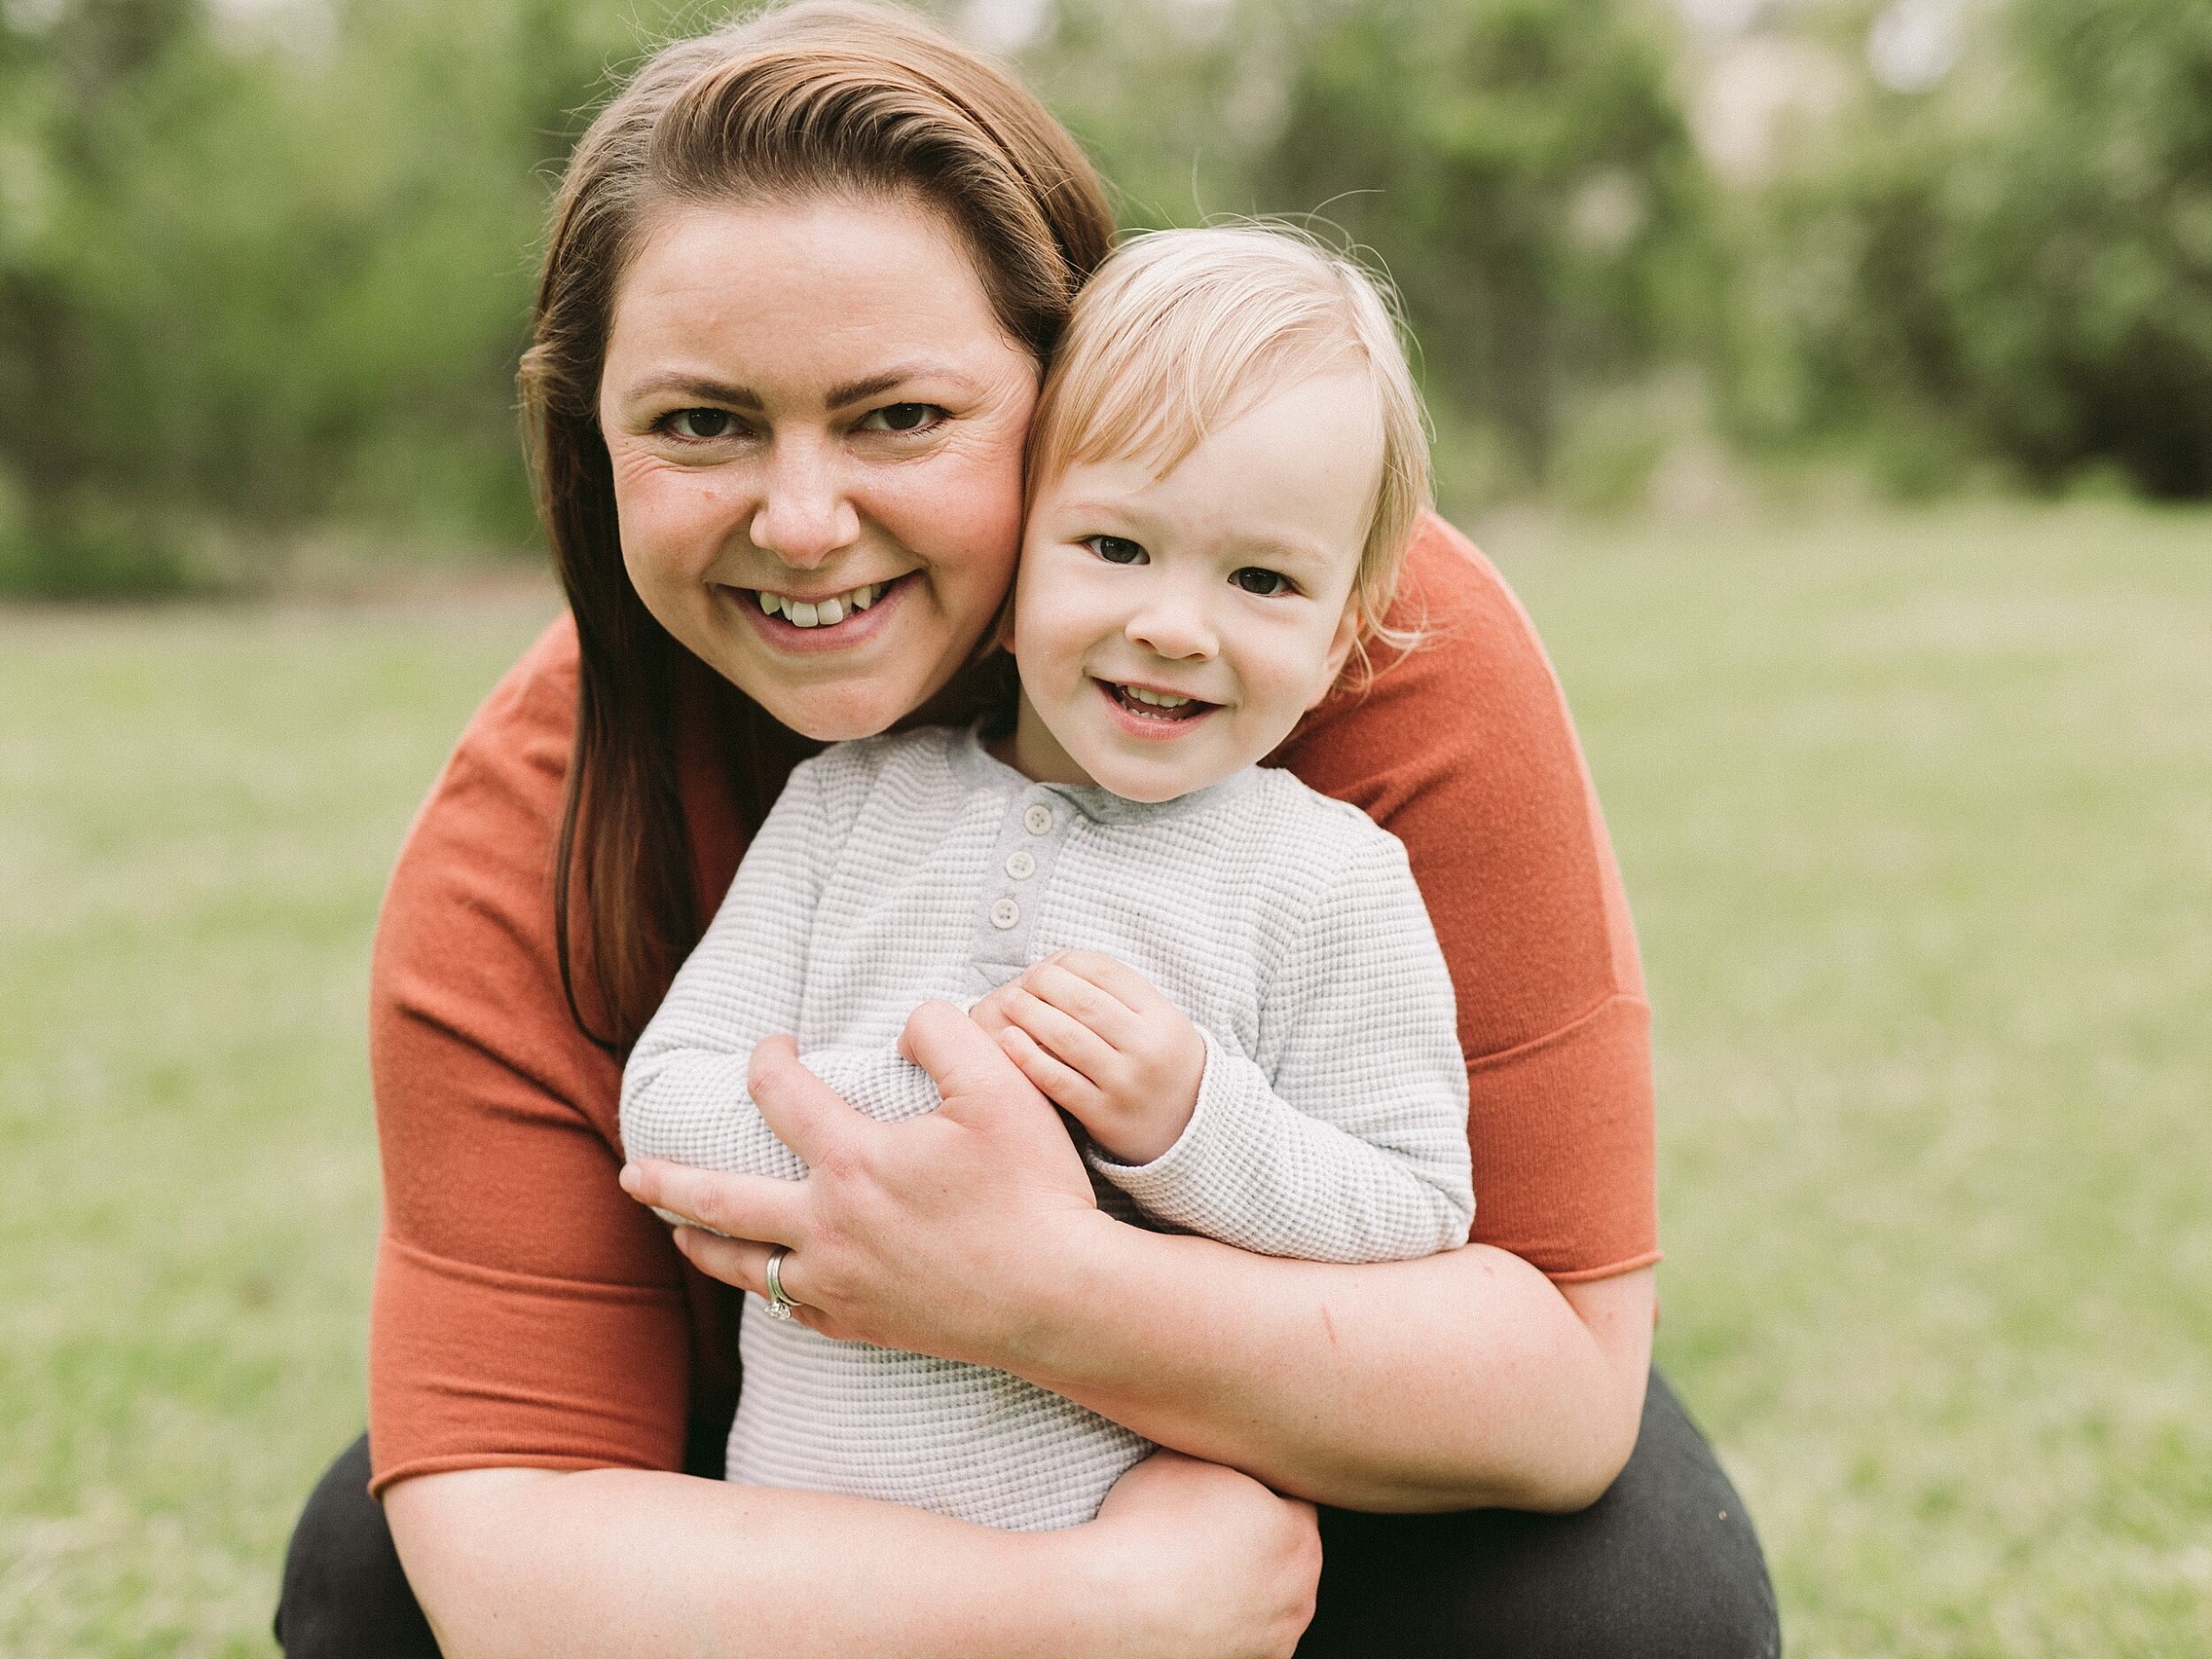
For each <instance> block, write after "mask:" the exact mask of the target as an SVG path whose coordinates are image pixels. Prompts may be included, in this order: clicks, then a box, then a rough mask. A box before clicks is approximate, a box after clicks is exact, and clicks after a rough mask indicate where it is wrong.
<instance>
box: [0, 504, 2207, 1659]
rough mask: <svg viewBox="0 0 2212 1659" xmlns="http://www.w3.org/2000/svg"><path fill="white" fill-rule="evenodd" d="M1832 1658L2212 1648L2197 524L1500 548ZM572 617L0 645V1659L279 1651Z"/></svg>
mask: <svg viewBox="0 0 2212 1659" xmlns="http://www.w3.org/2000/svg"><path fill="white" fill-rule="evenodd" d="M1489 539H1490V541H1491V544H1492V547H1493V550H1494V553H1495V554H1496V555H1497V556H1498V557H1499V558H1500V560H1501V562H1502V564H1503V565H1505V566H1506V568H1507V570H1508V571H1509V573H1510V574H1511V575H1512V577H1513V578H1514V580H1515V581H1516V582H1517V585H1518V586H1519V587H1520V588H1521V590H1522V593H1523V595H1524V597H1525V599H1526V600H1527V602H1528V604H1529V606H1530V609H1531V610H1532V611H1533V612H1534V614H1535V616H1536V618H1537V619H1538V621H1539V623H1540V625H1541V626H1542V627H1543V629H1544V632H1545V634H1546V637H1547V639H1548V641H1549V642H1550V644H1551V646H1552V648H1553V650H1554V653H1555V657H1557V659H1558V662H1559V664H1560V667H1561V670H1562V672H1563V677H1564V678H1565V680H1566V682H1567V686H1568V689H1569V693H1570V695H1571V698H1572V700H1573V702H1574V704H1575V708H1576V710H1577V713H1578V718H1579V719H1580V721H1581V723H1582V726H1583V730H1584V733H1585V737H1586V741H1587V743H1588V746H1589V749H1590V755H1591V760H1592V764H1593V767H1594V771H1595V772H1596V775H1597V778H1598V781H1599V785H1600V787H1601V791H1602V793H1603V795H1604V797H1605V801H1606V805H1607V809H1608V811H1609V816H1610V818H1611V822H1612V826H1613V830H1614V833H1615V836H1616V839H1617V842H1618V844H1619V848H1620V851H1621V856H1622V861H1623V864H1624V867H1625V871H1626V874H1627V878H1628V883H1629V890H1630V893H1631V895H1632V898H1633V900H1634V902H1635V904H1636V909H1637V914H1638V918H1639V921H1640V926H1641V928H1642V933H1643V938H1644V943H1645V949H1646V952H1647V959H1648V966H1649V972H1650V976H1651V980H1652V986H1653V992H1654V995H1655V1002H1656V1004H1657V1009H1658V1035H1659V1048H1660V1069H1661V1088H1662V1094H1661V1098H1662V1114H1663V1115H1662V1123H1661V1133H1662V1140H1663V1213H1664V1217H1665V1227H1666V1243H1667V1245H1668V1247H1669V1251H1670V1256H1669V1262H1668V1265H1667V1267H1666V1268H1665V1269H1664V1270H1663V1278H1662V1285H1663V1293H1664V1298H1665V1317H1664V1322H1663V1326H1662V1329H1661V1333H1660V1348H1661V1355H1662V1359H1663V1363H1665V1364H1666V1365H1668V1366H1669V1368H1670V1369H1671V1372H1672V1374H1673V1375H1674V1377H1675V1378H1676V1380H1677V1381H1678V1384H1679V1386H1681V1388H1682V1390H1683V1392H1684V1394H1686V1397H1687V1398H1688V1399H1689V1401H1690V1402H1691V1404H1692V1406H1693V1408H1694V1409H1695V1410H1696V1411H1697V1412H1698V1413H1699V1414H1700V1416H1701V1417H1702V1419H1703V1420H1704V1422H1705V1423H1706V1425H1707V1426H1708V1427H1709V1430H1710V1431H1711V1432H1712V1433H1713V1434H1714V1437H1715V1439H1716V1440H1717V1443H1718V1444H1719V1446H1720V1448H1721V1451H1722V1455H1723V1456H1724V1459H1725V1461H1726V1462H1727V1463H1728V1465H1729V1467H1730V1469H1731V1470H1732V1471H1733V1472H1734V1474H1735V1475H1736V1477H1737V1479H1739V1481H1740V1484H1741V1485H1742V1486H1743V1487H1744V1489H1745V1493H1746V1495H1747V1497H1748V1499H1749V1500H1750V1502H1751V1507H1752V1509H1753V1512H1754V1514H1755V1516H1756V1517H1757V1519H1758V1522H1759V1524H1760V1526H1761V1528H1762V1530H1763V1533H1764V1535H1765V1538H1766V1541H1767V1545H1768V1548H1769V1551H1770V1555H1771V1556H1772V1559H1773V1563H1774V1567H1775V1572H1776V1577H1777V1579H1778V1584H1779V1587H1780V1591H1781V1595H1782V1600H1783V1603H1784V1608H1785V1617H1786V1626H1787V1632H1788V1637H1789V1645H1790V1651H1791V1652H1792V1653H1793V1655H1799V1656H1801V1659H1809V1656H1815V1655H1817V1656H1819V1659H1829V1656H1831V1655H1833V1656H1836V1659H1841V1656H1843V1655H1896V1656H1898V1659H1921V1656H1922V1655H1960V1656H1964V1655H2006V1656H2008V1659H2012V1656H2015V1655H2026V1656H2039V1655H2050V1656H2052V1659H2058V1656H2061V1655H2063V1656H2066V1659H2073V1656H2075V1655H2158V1656H2160V1659H2166V1656H2168V1655H2202V1654H2208V1653H2212V1292H2208V1286H2212V1111H2208V1110H2207V1106H2208V1094H2212V1018H2208V1010H2212V518H2206V517H2202V516H2198V517H2182V516H2157V515H2152V514H2147V513H2141V512H2136V511H2127V510H2123V509H2120V508H2115V507H2097V508H2080V509H2070V510H2064V511H2030V510H2028V509H2024V508H2022V509H2011V508H1993V507H1985V508H1976V509H1971V510H1969V509H1958V510H1954V511H1946V512H1943V513H1940V514H1935V515H1931V516H1920V517H1910V518H1898V517H1888V516H1882V515H1877V514H1861V515H1857V516H1849V515H1844V516H1839V517H1837V518H1833V519H1830V520H1821V521H1801V522H1794V523H1776V522H1763V523H1758V524H1744V525H1738V526H1728V527H1723V528H1719V529H1704V528H1700V529H1697V530H1691V529H1689V528H1686V527H1684V526H1666V527H1657V528H1632V527H1595V528H1593V527H1590V526H1572V525H1568V524H1561V523H1551V524H1544V523H1536V522H1531V523H1526V524H1518V525H1516V524H1502V525H1501V526H1497V527H1496V528H1495V529H1494V532H1493V534H1492V535H1491V536H1490V538H1489ZM549 611H550V602H549V601H548V600H543V599H538V598H534V597H529V596H520V597H516V596H510V597H507V598H503V599H502V598H486V597H483V596H477V597H472V598H457V599H455V600H453V601H451V602H449V603H440V604H432V603H427V602H414V603H408V604H391V605H384V606H357V607H354V608H349V609H336V610H319V611H318V610H288V609H275V610H266V609H264V610H248V611H222V610H204V609H189V610H176V611H124V612H113V613H89V612H88V613H57V612H50V611H0V872H4V879H0V1438H4V1443H5V1446H6V1448H7V1450H6V1455H5V1456H4V1458H0V1653H5V1654H6V1655H11V1656H12V1659H13V1656H16V1655H20V1656H21V1659H45V1656H46V1655H239V1654H248V1655H259V1654H265V1653H267V1652H269V1651H270V1643H269V1639H268V1636H267V1633H266V1632H267V1618H268V1612H269V1606H270V1601H271V1599H272V1596H273V1586H274V1582H275V1577H276V1571H277V1564H278V1562H279V1560H280V1555H281V1551H282V1548H283V1542H284V1539H285V1536H286V1532H287V1531H288V1527H289V1525H290V1522H291V1520H292V1517H293V1515H294V1513H295V1511H296V1508H297V1505H298V1503H299V1502H300V1500H301V1498H302V1497H303V1494H305V1492H306V1490H307V1487H308V1486H309V1484H310V1483H311V1480H312V1479H313V1478H314V1477H315V1475H316V1474H317V1473H318V1472H319V1470H320V1468H321V1466H322V1464H323V1463H324V1462H325V1461H326V1459H327V1458H328V1457H329V1456H330V1455H332V1454H334V1452H335V1451H336V1450H337V1449H338V1448H340V1447H341V1446H342V1445H343V1444H344V1442H345V1441H346V1440H348V1439H349V1438H350V1437H351V1436H352V1435H353V1434H354V1433H355V1432H357V1430H358V1428H359V1426H360V1423H361V1417H362V1380H361V1353H362V1334H363V1332H362V1327H363V1320H364V1315H365V1307H366V1299H367V1289H368V1268H369V1258H370V1249H371V1242H372V1239H373V1232H374V1227H375V1216H376V1170H375V1161H374V1142H373V1134H372V1131H371V1126H370V1122H369V1110H368V1100H367V1092H366V1087H365V1078H364V1065H363V1053H362V1049H363V1044H362V1037H361V1025H362V1015H361V1006H362V991H363V981H364V977H365V959H366V952H367V942H368V936H369V930H370V926H371V923H372V919H373V914H374V909H375V904H376V900H377V895H378V891H379V888H380V885H381V882H382V879H383V877H384V873H385V872H386V870H387V868H388V864H389V861H390V858H391V856H392V853H393V850H394V849H395V848H396V845H397V842H398V840H399V837H400V835H401V833H402V832H403V828H404V826H405V824H406V821H407V818H408V815H409V813H410V812H411V810H412V808H413V805H414V803H415V802H416V801H417V800H418V799H419V796H420V795H421V793H422V791H423V789H424V788H425V787H426V785H427V783H428V782H429V780H430V779H431V777H432V775H433V773H434V771H435V769H436V767H437V764H438V763H439V760H440V758H441V757H442V754H443V752H444V749H445V748H446V746H447V745H448V744H449V742H450V741H451V739H452V737H453V735H454V733H456V732H457V729H458V727H459V726H460V724H461V722H462V720H463V718H465V715H466V713H467V711H468V710H469V708H470V707H471V706H472V703H474V701H475V700H476V699H477V698H478V697H479V696H480V695H481V694H482V692H483V691H484V690H485V688H486V687H488V686H489V685H490V683H491V681H492V680H493V679H494V678H495V676H496V674H497V673H498V672H499V670H500V669H501V667H502V666H503V664H505V663H506V662H508V661H509V660H510V659H511V657H512V656H513V655H514V653H515V652H516V650H517V649H518V648H519V647H520V646H521V644H522V643H523V642H524V641H526V639H527V638H528V637H529V636H530V635H531V634H532V633H533V632H534V629H535V628H536V626H538V625H539V624H540V623H541V621H542V620H543V618H545V617H546V616H547V615H548V614H549Z"/></svg>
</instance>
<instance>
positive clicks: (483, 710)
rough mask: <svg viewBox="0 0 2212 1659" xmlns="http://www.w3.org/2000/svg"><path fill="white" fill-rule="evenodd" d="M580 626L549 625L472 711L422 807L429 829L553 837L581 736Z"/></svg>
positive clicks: (564, 618) (420, 822) (421, 818)
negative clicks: (578, 735) (578, 693)
mask: <svg viewBox="0 0 2212 1659" xmlns="http://www.w3.org/2000/svg"><path fill="white" fill-rule="evenodd" d="M576 677H577V655H576V625H575V623H574V622H573V621H572V619H571V618H570V617H569V615H568V613H567V612H566V611H563V612H562V613H561V614H560V615H559V616H558V617H557V618H554V619H553V620H552V621H551V622H549V623H548V624H547V625H546V626H545V629H544V631H543V632H542V633H541V634H539V635H538V637H537V638H536V639H535V640H534V641H532V642H531V644H530V646H529V648H528V649H526V650H525V651H524V652H523V654H522V655H521V656H520V657H518V658H517V659H516V661H515V663H514V665H513V666H512V667H511V668H509V669H508V671H507V672H505V673H504V674H503V675H502V676H500V679H499V682H498V684H496V685H495V686H494V687H492V688H491V690H490V691H489V692H488V694H487V695H485V698H484V700H483V702H482V703H479V704H478V705H477V708H476V711H475V713H473V714H472V715H471V716H470V717H469V722H468V724H467V725H466V726H464V727H463V728H462V731H461V735H460V738H459V739H458V741H456V742H455V744H454V746H453V752H452V754H451V756H450V757H449V758H448V759H447V761H446V764H445V769H444V770H443V771H442V772H441V773H440V774H439V776H438V780H437V781H436V783H434V785H433V786H432V787H431V791H430V794H429V795H428V797H427V798H426V800H425V801H424V803H423V805H422V809H421V810H420V811H419V813H418V815H417V818H416V821H415V826H414V829H413V830H412V831H411V833H410V835H409V841H410V842H411V843H412V842H413V841H416V840H419V839H420V838H421V836H422V833H423V832H424V831H425V829H426V828H428V829H432V830H434V831H435V832H444V831H447V830H461V829H468V830H475V831H479V832H481V833H488V834H490V835H492V836H494V837H496V838H502V839H504V838H508V837H511V836H514V835H516V834H541V835H542V836H543V837H544V838H546V839H548V840H549V839H550V836H551V834H552V830H553V825H554V822H555V820H557V818H558V817H559V815H560V807H561V796H562V793H563V791H564V790H565V788H566V787H567V783H568V766H569V753H570V749H571V746H572V743H573V742H574V741H575V735H576Z"/></svg>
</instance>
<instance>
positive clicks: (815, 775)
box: [791, 726, 967, 802]
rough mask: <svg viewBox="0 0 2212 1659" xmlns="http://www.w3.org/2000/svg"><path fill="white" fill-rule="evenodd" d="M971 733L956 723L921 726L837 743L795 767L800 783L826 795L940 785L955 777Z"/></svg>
mask: <svg viewBox="0 0 2212 1659" xmlns="http://www.w3.org/2000/svg"><path fill="white" fill-rule="evenodd" d="M966 743H967V734H966V733H964V732H961V731H958V730H956V729H955V728H953V727H951V726H916V727H914V728H913V729H912V730H911V731H905V732H885V733H880V734H879V735H878V736H875V737H856V738H852V739H849V740H848V741H845V742H841V743H832V744H831V745H830V746H829V747H828V748H827V749H824V750H823V751H822V752H821V753H820V754H818V755H817V756H815V757H813V758H811V759H810V760H803V761H801V762H800V763H799V764H798V765H797V766H795V768H793V770H792V773H791V778H792V781H793V782H794V783H798V782H800V781H801V780H804V785H805V787H807V788H808V789H810V790H812V791H814V792H815V793H817V794H818V795H820V796H822V798H823V799H824V800H826V801H830V802H837V801H849V800H851V799H853V798H854V797H855V796H856V795H857V796H866V795H873V794H875V793H876V791H877V790H879V789H880V788H883V787H887V786H890V787H898V786H901V785H904V786H907V787H917V786H918V787H938V786H941V784H943V783H944V782H946V781H948V780H950V778H951V776H952V768H953V764H954V760H955V757H956V756H957V755H958V754H959V753H960V751H961V749H963V748H964V746H965V745H966Z"/></svg>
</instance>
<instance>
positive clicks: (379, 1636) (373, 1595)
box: [276, 1436, 438, 1659]
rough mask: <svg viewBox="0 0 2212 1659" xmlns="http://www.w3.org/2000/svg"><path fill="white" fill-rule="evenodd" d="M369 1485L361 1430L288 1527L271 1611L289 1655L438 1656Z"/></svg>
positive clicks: (345, 1658) (290, 1658) (325, 1658)
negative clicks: (277, 1596)
mask: <svg viewBox="0 0 2212 1659" xmlns="http://www.w3.org/2000/svg"><path fill="white" fill-rule="evenodd" d="M368 1486H369V1443H368V1438H367V1436H363V1437H362V1438H361V1439H360V1440H356V1441H355V1442H354V1443H353V1444H352V1445H351V1446H350V1447H349V1448H346V1450H345V1452H344V1453H343V1454H342V1455H341V1456H340V1457H339V1459H338V1461H337V1462H336V1463H333V1464H332V1465H331V1466H330V1468H329V1470H328V1471H326V1473H325V1474H324V1476H323V1478H322V1479H321V1480H319V1481H318V1482H317V1483H316V1486H315V1490H314V1491H313V1493H311V1494H310V1495H309V1497H308V1500H307V1507H306V1508H305V1509H303V1510H302V1511H301V1512H300V1518H299V1523H298V1525H296V1526H295V1527H294V1528H293V1529H292V1542H291V1546H290V1548H288V1549H287V1550H286V1552H285V1556H284V1586H283V1589H282V1592H281V1594H280V1600H279V1601H278V1603H277V1612H276V1638H277V1646H278V1647H281V1648H282V1649H283V1650H284V1653H285V1655H286V1659H371V1655H375V1656H376V1659H438V1644H437V1640H436V1638H435V1637H434V1636H433V1635H432V1634H431V1632H430V1624H429V1621H428V1620H427V1619H426V1618H424V1617H423V1615H422V1609H421V1608H420V1607H419V1606H418V1605H417V1604H416V1601H415V1593H414V1591H413V1590H412V1589H411V1587H409V1586H408V1583H407V1574H406V1572H405V1571H404V1570H403V1569H402V1567H401V1566H400V1564H399V1552H398V1551H397V1550H396V1548H393V1545H392V1534H391V1529H390V1528H389V1527H388V1526H387V1525H385V1520H384V1506H383V1505H382V1504H380V1503H379V1502H377V1501H376V1500H375V1499H374V1498H372V1497H371V1496H370V1495H369V1491H368Z"/></svg>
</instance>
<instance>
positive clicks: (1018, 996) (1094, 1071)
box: [1006, 986, 1115, 1083]
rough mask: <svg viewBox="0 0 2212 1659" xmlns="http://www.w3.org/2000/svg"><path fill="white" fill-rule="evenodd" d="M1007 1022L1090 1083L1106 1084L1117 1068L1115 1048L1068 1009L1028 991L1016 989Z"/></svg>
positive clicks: (1014, 989) (1011, 1000) (1008, 1001)
mask: <svg viewBox="0 0 2212 1659" xmlns="http://www.w3.org/2000/svg"><path fill="white" fill-rule="evenodd" d="M1006 1018H1008V1019H1010V1020H1011V1021H1013V1023H1014V1024H1015V1025H1018V1026H1019V1027H1020V1028H1021V1029H1022V1030H1023V1031H1024V1032H1026V1033H1028V1034H1029V1035H1030V1036H1031V1037H1032V1038H1033V1039H1035V1041H1037V1043H1038V1044H1039V1045H1040V1046H1041V1047H1042V1048H1044V1049H1045V1051H1046V1052H1047V1053H1048V1054H1050V1055H1051V1056H1053V1057H1054V1058H1055V1059H1056V1060H1058V1061H1060V1062H1061V1063H1062V1064H1065V1065H1068V1066H1071V1067H1072V1068H1073V1069H1074V1070H1076V1071H1079V1072H1081V1073H1082V1074H1083V1076H1084V1078H1085V1079H1087V1080H1088V1081H1090V1082H1092V1083H1103V1082H1104V1081H1105V1079H1106V1078H1107V1077H1108V1076H1109V1075H1110V1069H1111V1068H1112V1066H1113V1065H1114V1064H1115V1049H1114V1047H1113V1045H1112V1044H1111V1043H1110V1042H1108V1041H1106V1039H1105V1038H1103V1037H1102V1036H1100V1035H1099V1034H1098V1033H1096V1032H1095V1031H1093V1030H1092V1029H1091V1028H1090V1027H1089V1026H1088V1025H1085V1024H1084V1023H1083V1022H1082V1021H1081V1020H1079V1019H1078V1018H1074V1017H1073V1016H1072V1015H1071V1014H1069V1013H1068V1012H1067V1011H1066V1010H1064V1009H1060V1008H1056V1007H1054V1006H1053V1005H1052V1004H1051V1003H1050V1002H1046V1001H1045V1000H1044V999H1043V998H1041V997H1039V996H1035V995H1032V994H1031V993H1030V991H1029V990H1028V989H1027V988H1026V987H1019V986H1018V987H1013V990H1012V994H1011V995H1009V996H1008V997H1007V999H1006Z"/></svg>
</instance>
